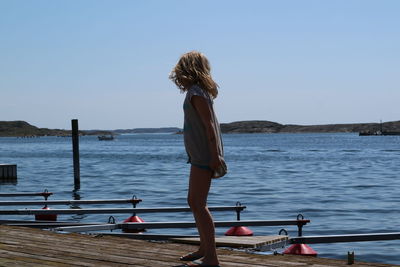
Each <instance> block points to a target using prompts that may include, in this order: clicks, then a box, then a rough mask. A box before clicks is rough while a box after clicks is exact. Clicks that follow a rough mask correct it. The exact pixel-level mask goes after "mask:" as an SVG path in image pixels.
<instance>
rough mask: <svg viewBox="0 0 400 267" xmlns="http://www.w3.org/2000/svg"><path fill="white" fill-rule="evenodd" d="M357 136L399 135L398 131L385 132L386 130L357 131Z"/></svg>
mask: <svg viewBox="0 0 400 267" xmlns="http://www.w3.org/2000/svg"><path fill="white" fill-rule="evenodd" d="M358 135H359V136H371V135H400V132H387V131H383V132H381V131H375V132H371V131H364V132H359V133H358Z"/></svg>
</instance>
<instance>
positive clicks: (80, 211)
mask: <svg viewBox="0 0 400 267" xmlns="http://www.w3.org/2000/svg"><path fill="white" fill-rule="evenodd" d="M245 208H246V206H226V207H219V206H217V207H208V209H209V210H210V211H231V210H240V211H241V210H243V209H245ZM190 211H191V209H190V208H188V207H163V208H114V209H109V208H97V209H50V210H45V209H18V210H0V215H39V214H40V215H42V214H114V213H120V214H122V213H153V212H190Z"/></svg>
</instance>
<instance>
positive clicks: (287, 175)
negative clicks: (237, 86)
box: [0, 134, 400, 264]
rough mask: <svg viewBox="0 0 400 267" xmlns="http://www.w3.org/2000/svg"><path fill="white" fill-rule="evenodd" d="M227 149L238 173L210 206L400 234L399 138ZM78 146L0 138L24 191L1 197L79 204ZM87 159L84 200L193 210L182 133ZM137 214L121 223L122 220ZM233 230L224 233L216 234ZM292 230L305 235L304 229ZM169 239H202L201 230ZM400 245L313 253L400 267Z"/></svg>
mask: <svg viewBox="0 0 400 267" xmlns="http://www.w3.org/2000/svg"><path fill="white" fill-rule="evenodd" d="M224 145H225V154H226V160H227V163H228V168H229V174H228V175H227V176H226V177H224V178H222V179H217V180H214V182H213V186H212V190H211V192H210V196H209V204H210V205H234V204H235V203H236V202H237V201H240V202H242V203H243V204H244V205H247V207H248V208H247V209H246V211H245V212H243V214H242V218H243V219H265V220H274V219H295V218H296V216H297V214H298V213H302V214H303V215H304V216H305V218H306V219H310V220H311V224H309V225H307V226H306V227H305V228H304V235H329V234H351V233H369V232H395V231H398V230H397V229H398V228H399V222H400V220H399V219H400V215H399V214H400V213H399V211H400V208H399V205H398V203H399V200H400V195H399V194H398V187H399V185H400V179H399V178H400V177H399V173H400V164H399V163H400V137H398V136H371V137H359V136H358V135H355V134H241V135H236V134H231V135H224ZM71 147H72V145H71V140H70V139H69V138H56V137H45V138H37V139H18V138H0V163H12V164H17V165H18V184H16V185H12V184H0V192H3V193H4V192H21V191H41V190H43V189H44V188H47V189H49V191H52V192H55V195H54V196H52V197H51V198H50V199H54V200H55V199H72V198H73V193H72V189H73V173H72V152H71ZM80 151H81V153H80V158H81V190H80V192H79V193H78V194H79V197H80V198H81V199H104V198H130V197H132V195H133V194H135V195H137V197H138V198H142V199H143V203H141V204H139V207H156V206H185V205H186V193H187V191H186V190H187V176H188V170H189V167H188V165H187V164H186V154H185V152H184V148H183V142H182V136H181V135H169V134H137V135H122V136H118V137H117V139H116V140H115V141H112V142H104V141H103V142H99V141H98V140H97V138H96V137H82V138H81V139H80ZM59 207H60V208H61V207H62V206H59ZM83 207H84V208H89V207H110V206H109V205H108V206H101V205H92V206H88V205H86V206H83ZM114 207H128V206H126V205H120V206H118V205H114ZM8 208H12V207H8ZM15 208H17V207H15ZM19 208H21V207H19ZM24 208H25V207H24ZM32 208H34V207H32ZM108 216H109V215H73V216H67V215H63V216H60V218H59V220H70V221H73V220H81V221H97V222H106V221H107V219H108ZM128 216H129V215H116V216H115V217H116V219H117V221H121V220H123V219H124V218H126V217H128ZM214 216H215V219H217V220H235V219H236V216H235V214H234V213H233V212H222V213H215V214H214ZM141 217H142V218H143V219H144V220H146V221H172V220H174V221H178V220H192V218H191V215H190V214H188V213H182V214H163V213H160V214H143V215H142V216H141ZM8 218H21V217H12V216H9V217H8ZM25 218H31V217H25ZM280 229H281V227H258V228H257V227H254V228H253V230H254V231H255V234H257V235H262V234H276V233H278V231H279V230H280ZM225 230H226V229H217V233H218V234H223V233H224V231H225ZM287 230H288V231H289V234H290V235H292V236H294V235H297V232H296V228H295V227H291V226H289V227H287ZM159 231H161V232H165V231H166V230H159ZM167 231H168V232H169V233H187V234H195V230H194V229H185V230H178V229H171V230H167ZM152 232H157V230H152ZM399 242H400V240H399V241H385V242H384V241H381V242H358V243H339V244H318V245H317V244H315V245H312V247H313V248H314V249H315V250H316V251H318V252H319V255H320V256H322V257H335V258H345V257H346V255H347V251H355V254H356V259H357V260H365V261H375V262H386V263H396V264H400V246H399Z"/></svg>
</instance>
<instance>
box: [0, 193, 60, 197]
mask: <svg viewBox="0 0 400 267" xmlns="http://www.w3.org/2000/svg"><path fill="white" fill-rule="evenodd" d="M52 194H53V193H50V192H41V193H31V192H24V193H2V194H0V197H30V196H45V195H47V196H49V195H52Z"/></svg>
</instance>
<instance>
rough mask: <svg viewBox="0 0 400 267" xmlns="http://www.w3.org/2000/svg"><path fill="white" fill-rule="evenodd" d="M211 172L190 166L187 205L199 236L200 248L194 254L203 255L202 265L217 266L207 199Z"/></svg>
mask: <svg viewBox="0 0 400 267" xmlns="http://www.w3.org/2000/svg"><path fill="white" fill-rule="evenodd" d="M211 174H212V173H211V171H209V170H205V169H201V168H198V167H195V166H192V167H191V169H190V179H189V193H188V204H189V206H190V208H191V209H192V212H193V216H194V219H195V221H196V225H197V229H198V231H199V235H200V248H199V250H198V252H196V254H197V253H198V254H200V255H204V258H203V263H204V264H209V265H218V264H219V262H218V256H217V251H216V247H215V228H214V222H213V219H212V216H211V213H210V211H209V210H208V208H207V197H208V192H209V190H210V185H211Z"/></svg>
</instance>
